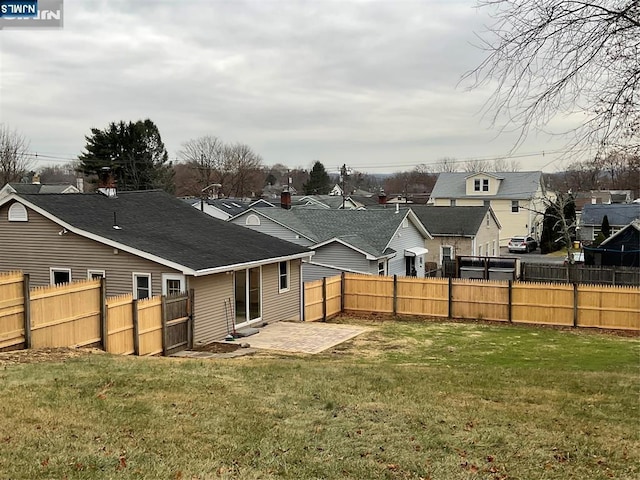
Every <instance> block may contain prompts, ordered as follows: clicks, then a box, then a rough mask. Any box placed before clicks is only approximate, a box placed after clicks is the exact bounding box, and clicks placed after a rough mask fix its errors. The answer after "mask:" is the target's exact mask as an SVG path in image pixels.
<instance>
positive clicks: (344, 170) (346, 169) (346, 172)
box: [340, 163, 351, 210]
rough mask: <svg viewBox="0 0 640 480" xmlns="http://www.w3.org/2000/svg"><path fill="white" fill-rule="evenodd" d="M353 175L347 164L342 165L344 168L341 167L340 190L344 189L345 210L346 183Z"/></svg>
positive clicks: (343, 201)
mask: <svg viewBox="0 0 640 480" xmlns="http://www.w3.org/2000/svg"><path fill="white" fill-rule="evenodd" d="M349 175H351V168H349V167H347V165H346V164H344V163H343V164H342V167H340V183H341V186H340V188H342V209H343V210H344V203H345V182H346V180H347V176H349Z"/></svg>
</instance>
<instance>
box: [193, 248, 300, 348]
mask: <svg viewBox="0 0 640 480" xmlns="http://www.w3.org/2000/svg"><path fill="white" fill-rule="evenodd" d="M278 267H279V265H278V263H272V264H268V265H263V266H262V268H261V280H262V321H263V322H267V323H271V322H277V321H281V320H300V319H301V318H300V314H301V311H300V309H301V304H300V302H301V296H300V275H301V272H300V269H301V261H300V260H292V261H290V262H289V290H287V291H285V292H282V293H281V292H280V291H279V288H278V287H279V269H278ZM189 287H190V288H192V289H193V290H194V312H193V341H194V344H196V345H197V344H207V343H211V342H215V341H219V340H222V339H224V337H226V336H227V335H228V334H229V333H231V331H232V330H233V325H234V324H235V318H233V313H234V312H233V311H231V310H229V309H227V310H226V311H225V301H226V302H227V303H228V304H230V305H232V306H234V305H235V289H234V276H233V275H232V274H230V273H229V274H228V273H219V274H216V275H207V276H203V277H190V279H189ZM234 308H235V307H234Z"/></svg>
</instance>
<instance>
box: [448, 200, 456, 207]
mask: <svg viewBox="0 0 640 480" xmlns="http://www.w3.org/2000/svg"><path fill="white" fill-rule="evenodd" d="M449 204H450V205H451V206H452V207H455V206H456V199H455V198H452V199H451V202H449Z"/></svg>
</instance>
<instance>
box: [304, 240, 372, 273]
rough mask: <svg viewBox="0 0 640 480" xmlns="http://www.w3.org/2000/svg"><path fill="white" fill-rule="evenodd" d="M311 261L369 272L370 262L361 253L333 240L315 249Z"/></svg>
mask: <svg viewBox="0 0 640 480" xmlns="http://www.w3.org/2000/svg"><path fill="white" fill-rule="evenodd" d="M315 252H316V253H315V255H314V256H313V257H312V261H313V263H320V264H322V265H328V266H334V267H338V268H341V269H347V270H350V271H356V272H362V273H371V272H370V262H369V260H367V258H366V257H365V255H364V254H363V253H360V252H357V251H356V250H354V249H352V248H349V247H347V246H345V245H343V244H341V243H338V242H333V243H329V244H327V245H324V246H322V247H320V248H317V249H315Z"/></svg>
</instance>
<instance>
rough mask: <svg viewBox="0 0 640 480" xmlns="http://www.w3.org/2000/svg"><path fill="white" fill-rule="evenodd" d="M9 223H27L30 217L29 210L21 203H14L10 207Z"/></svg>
mask: <svg viewBox="0 0 640 480" xmlns="http://www.w3.org/2000/svg"><path fill="white" fill-rule="evenodd" d="M9 221H10V222H27V221H29V216H28V215H27V209H26V207H25V206H24V205H22V204H21V203H14V204H13V205H11V206H10V207H9Z"/></svg>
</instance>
